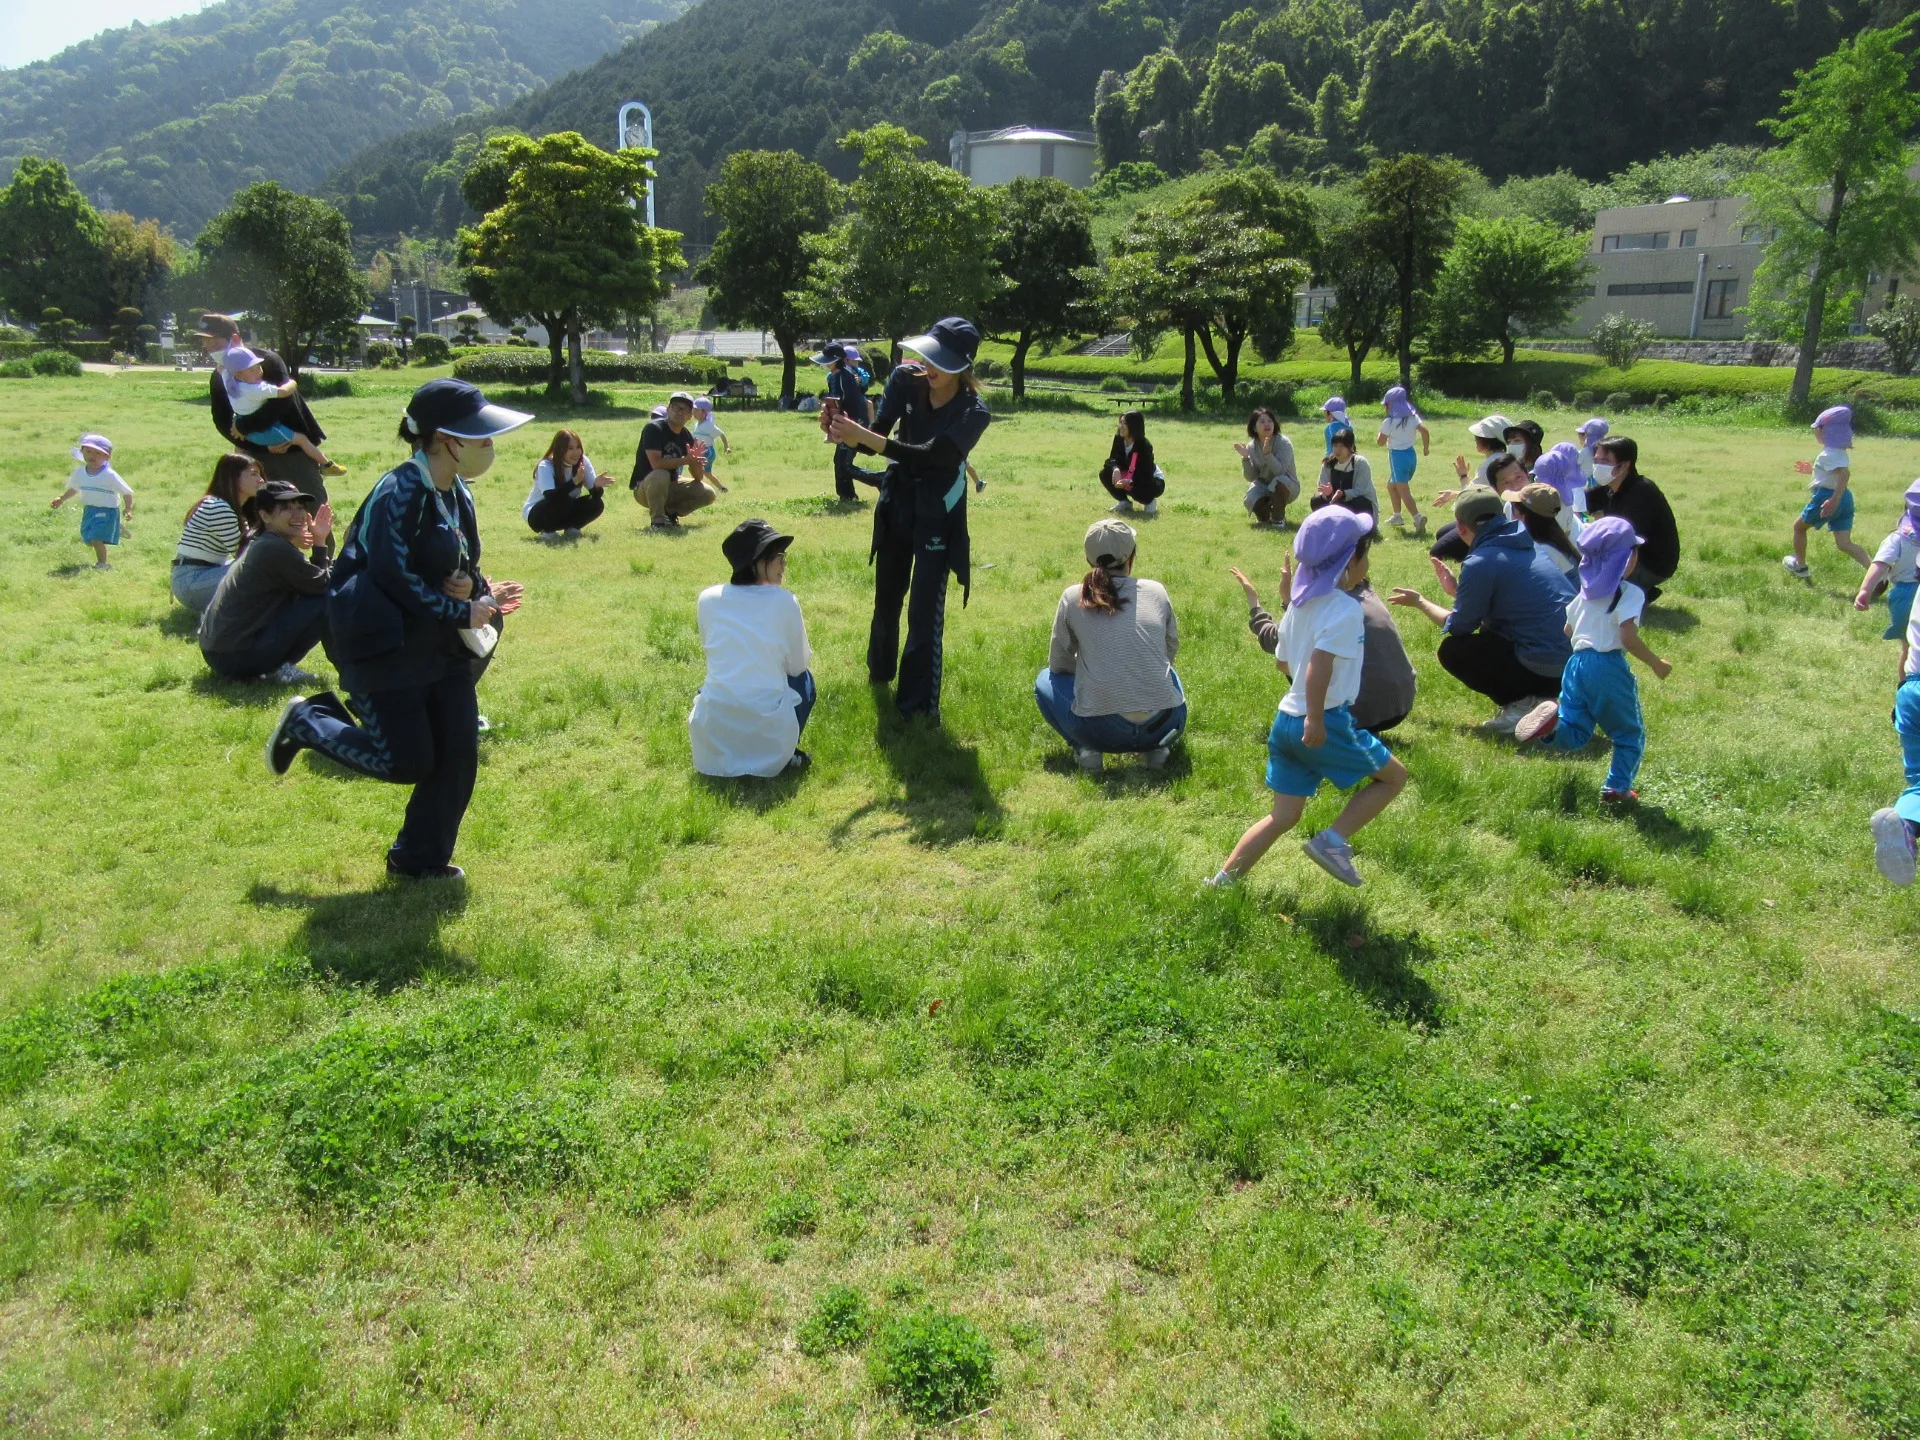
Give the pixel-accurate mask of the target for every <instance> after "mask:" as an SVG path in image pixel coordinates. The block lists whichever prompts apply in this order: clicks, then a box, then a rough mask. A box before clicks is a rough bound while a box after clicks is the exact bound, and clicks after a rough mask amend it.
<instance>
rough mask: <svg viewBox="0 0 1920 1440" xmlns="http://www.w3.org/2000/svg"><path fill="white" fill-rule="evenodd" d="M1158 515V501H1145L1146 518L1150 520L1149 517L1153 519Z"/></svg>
mask: <svg viewBox="0 0 1920 1440" xmlns="http://www.w3.org/2000/svg"><path fill="white" fill-rule="evenodd" d="M1159 513H1160V502H1159V501H1158V500H1149V501H1147V515H1148V517H1149V518H1151V517H1153V516H1156V515H1158V514H1159Z"/></svg>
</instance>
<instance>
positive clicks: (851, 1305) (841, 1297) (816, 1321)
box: [796, 1285, 873, 1356]
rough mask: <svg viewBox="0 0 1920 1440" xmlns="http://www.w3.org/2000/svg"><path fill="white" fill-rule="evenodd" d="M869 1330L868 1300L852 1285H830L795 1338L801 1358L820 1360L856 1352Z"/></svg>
mask: <svg viewBox="0 0 1920 1440" xmlns="http://www.w3.org/2000/svg"><path fill="white" fill-rule="evenodd" d="M872 1329H873V1311H872V1309H871V1307H869V1306H868V1304H867V1297H866V1296H865V1295H862V1294H861V1293H860V1292H859V1291H858V1290H856V1289H854V1288H853V1287H852V1286H851V1285H829V1286H828V1287H827V1288H826V1289H825V1290H822V1291H821V1292H820V1294H819V1296H818V1297H816V1298H815V1300H814V1302H813V1309H812V1311H811V1312H810V1313H809V1314H808V1316H807V1318H806V1319H805V1320H803V1321H802V1322H801V1323H800V1333H799V1335H798V1336H797V1337H796V1338H797V1339H798V1340H799V1342H800V1353H801V1354H802V1355H813V1356H820V1355H826V1354H829V1353H831V1352H832V1351H835V1350H853V1349H857V1348H858V1347H860V1346H861V1345H864V1344H865V1343H866V1340H867V1334H868V1332H869V1331H871V1330H872Z"/></svg>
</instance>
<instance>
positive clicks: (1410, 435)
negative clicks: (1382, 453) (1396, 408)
mask: <svg viewBox="0 0 1920 1440" xmlns="http://www.w3.org/2000/svg"><path fill="white" fill-rule="evenodd" d="M1380 433H1381V434H1382V435H1384V436H1386V437H1387V448H1388V449H1389V450H1411V449H1412V448H1413V447H1414V445H1415V444H1416V443H1417V442H1418V441H1419V439H1420V417H1419V416H1417V415H1402V416H1401V417H1400V418H1399V419H1398V420H1391V419H1389V420H1382V421H1381V422H1380Z"/></svg>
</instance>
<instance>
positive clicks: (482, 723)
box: [473, 715, 493, 735]
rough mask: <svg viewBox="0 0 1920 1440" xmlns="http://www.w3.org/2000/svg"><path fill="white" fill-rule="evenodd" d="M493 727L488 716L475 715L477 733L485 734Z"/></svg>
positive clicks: (474, 721)
mask: <svg viewBox="0 0 1920 1440" xmlns="http://www.w3.org/2000/svg"><path fill="white" fill-rule="evenodd" d="M491 729H493V725H492V724H491V723H490V722H489V721H488V719H487V717H486V716H484V715H476V716H474V717H473V730H474V733H475V734H476V735H485V734H486V733H487V732H488V731H489V730H491Z"/></svg>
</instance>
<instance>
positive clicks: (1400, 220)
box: [1359, 155, 1467, 385]
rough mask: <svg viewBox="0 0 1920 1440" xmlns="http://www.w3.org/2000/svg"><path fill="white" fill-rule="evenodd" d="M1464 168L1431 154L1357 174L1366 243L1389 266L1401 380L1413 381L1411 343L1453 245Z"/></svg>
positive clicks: (1383, 162)
mask: <svg viewBox="0 0 1920 1440" xmlns="http://www.w3.org/2000/svg"><path fill="white" fill-rule="evenodd" d="M1466 180H1467V172H1466V167H1464V166H1463V165H1461V164H1460V163H1459V162H1458V161H1455V160H1450V159H1446V158H1444V157H1442V158H1439V159H1436V158H1434V157H1433V156H1431V155H1397V156H1395V157H1393V158H1392V159H1381V160H1376V161H1374V162H1373V164H1371V165H1369V166H1368V167H1367V173H1366V174H1365V175H1363V176H1361V177H1360V185H1359V194H1360V226H1361V227H1362V229H1363V231H1364V236H1363V239H1364V243H1366V244H1368V245H1370V246H1371V247H1372V248H1373V249H1374V250H1376V251H1377V252H1378V253H1379V254H1380V255H1381V257H1382V258H1383V259H1385V261H1386V263H1387V264H1388V265H1389V266H1390V267H1391V268H1392V270H1393V277H1394V316H1393V347H1394V354H1395V356H1396V358H1397V359H1398V360H1399V362H1400V383H1401V384H1402V385H1411V384H1412V383H1413V342H1414V337H1415V336H1416V335H1418V334H1419V333H1420V326H1421V321H1422V320H1423V319H1424V317H1425V313H1426V306H1427V300H1428V298H1429V297H1430V296H1431V295H1432V293H1433V282H1434V279H1435V277H1436V276H1438V274H1439V273H1440V264H1441V261H1442V260H1443V258H1444V257H1445V256H1446V253H1447V248H1448V246H1450V245H1451V244H1452V243H1453V218H1454V209H1455V207H1456V206H1457V205H1458V204H1459V199H1460V192H1461V190H1462V188H1463V187H1464V186H1465V185H1466Z"/></svg>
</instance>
